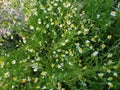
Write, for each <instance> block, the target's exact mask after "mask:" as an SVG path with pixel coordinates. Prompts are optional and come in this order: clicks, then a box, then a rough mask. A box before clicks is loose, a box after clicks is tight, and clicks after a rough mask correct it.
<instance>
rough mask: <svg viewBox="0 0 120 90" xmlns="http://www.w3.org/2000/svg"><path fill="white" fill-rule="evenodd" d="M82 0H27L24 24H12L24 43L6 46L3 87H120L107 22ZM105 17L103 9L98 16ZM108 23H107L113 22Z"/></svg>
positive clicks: (60, 89)
mask: <svg viewBox="0 0 120 90" xmlns="http://www.w3.org/2000/svg"><path fill="white" fill-rule="evenodd" d="M77 2H78V1H76V2H75V1H73V0H34V1H33V0H29V2H27V1H26V2H24V3H21V5H22V6H23V9H22V10H23V11H24V12H26V13H24V25H23V26H21V27H19V28H18V26H13V27H12V29H15V30H16V29H18V35H19V36H20V37H21V40H19V42H20V46H19V47H18V48H15V49H12V50H10V49H8V50H2V49H1V50H2V51H1V52H0V55H1V57H0V66H1V67H0V71H1V73H0V88H2V89H16V90H19V89H22V90H26V89H31V90H33V89H38V90H77V89H79V90H83V89H86V90H90V89H97V88H100V90H103V89H111V88H114V87H115V88H116V87H118V86H119V84H115V82H118V81H117V80H118V75H119V72H118V70H119V63H118V64H117V63H116V62H114V61H113V58H114V54H113V53H112V49H113V48H110V47H109V46H108V44H107V43H109V42H110V41H111V40H112V38H113V36H112V35H111V34H108V35H103V34H104V33H106V31H104V30H101V29H103V27H101V25H97V22H96V21H95V20H94V19H93V18H90V17H89V15H88V14H87V11H86V10H84V8H83V9H80V8H78V7H77V6H76V3H77ZM101 15H102V14H101ZM109 15H110V14H109ZM100 17H102V16H100V15H98V14H97V17H96V18H97V19H100ZM103 17H104V15H103ZM110 17H111V16H110ZM110 21H111V20H110ZM22 24H23V23H22ZM107 24H108V22H107V23H106V28H107V27H109V26H110V25H108V26H107ZM14 25H16V24H15V23H14ZM105 30H106V29H105ZM10 36H11V37H12V35H10ZM14 38H15V37H13V39H14ZM21 42H22V43H21ZM16 46H18V44H16Z"/></svg>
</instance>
